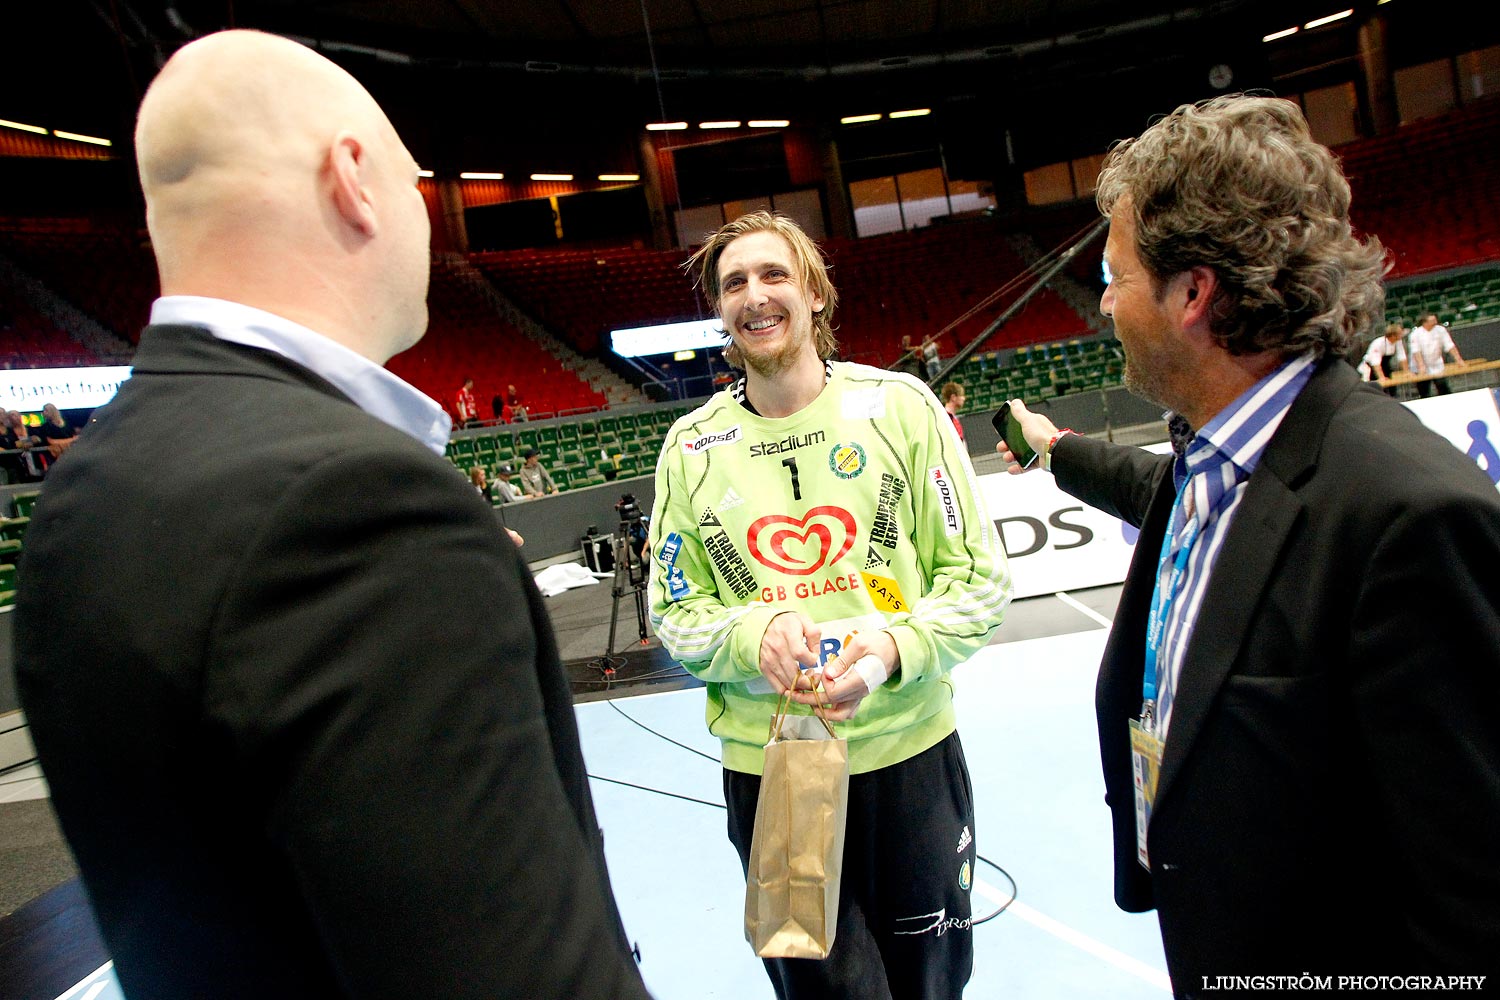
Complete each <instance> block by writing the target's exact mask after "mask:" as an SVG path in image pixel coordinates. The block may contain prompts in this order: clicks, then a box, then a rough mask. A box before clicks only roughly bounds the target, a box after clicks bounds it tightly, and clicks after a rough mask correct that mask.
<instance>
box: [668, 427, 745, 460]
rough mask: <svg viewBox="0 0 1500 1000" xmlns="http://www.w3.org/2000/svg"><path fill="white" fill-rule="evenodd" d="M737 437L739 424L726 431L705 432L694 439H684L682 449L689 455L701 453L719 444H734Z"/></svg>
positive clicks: (738, 435) (738, 436)
mask: <svg viewBox="0 0 1500 1000" xmlns="http://www.w3.org/2000/svg"><path fill="white" fill-rule="evenodd" d="M739 439H740V425H739V424H735V425H734V426H733V427H731V428H729V430H727V431H718V432H716V433H713V434H705V435H703V436H702V437H700V438H698V439H697V440H694V441H684V442H682V450H683V451H685V452H687V453H688V454H689V455H701V454H702V453H703V452H705V451H707V450H708V449H710V448H717V447H718V446H719V445H721V444H734V443H735V442H736V441H738V440H739Z"/></svg>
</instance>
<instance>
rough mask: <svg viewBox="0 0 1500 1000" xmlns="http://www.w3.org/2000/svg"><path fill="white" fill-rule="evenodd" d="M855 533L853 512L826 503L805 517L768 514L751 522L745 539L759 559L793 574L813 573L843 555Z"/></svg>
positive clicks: (773, 567)
mask: <svg viewBox="0 0 1500 1000" xmlns="http://www.w3.org/2000/svg"><path fill="white" fill-rule="evenodd" d="M854 535H855V525H854V515H853V514H851V513H849V512H848V511H847V510H845V509H844V508H842V507H829V506H824V507H814V508H813V509H812V510H810V511H808V512H807V514H806V515H804V516H803V517H801V518H795V517H792V516H791V515H789V514H767V515H766V516H765V517H763V518H761V519H760V520H758V521H756V522H755V523H754V524H752V525H750V530H749V532H748V533H747V535H746V538H745V541H746V543H747V544H748V546H749V548H750V554H751V555H752V556H754V557H755V559H756V561H757V562H759V563H761V564H763V565H765V566H769V567H771V568H772V569H774V570H776V571H777V572H778V573H786V574H788V575H789V576H809V575H811V574H813V573H816V572H817V571H818V570H820V569H822V568H823V567H824V566H827V565H828V564H830V563H836V562H838V561H839V560H840V559H842V558H843V557H844V555H845V553H847V552H848V551H849V549H850V548H851V547H852V546H853V545H854Z"/></svg>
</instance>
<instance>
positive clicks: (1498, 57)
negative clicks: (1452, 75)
mask: <svg viewBox="0 0 1500 1000" xmlns="http://www.w3.org/2000/svg"><path fill="white" fill-rule="evenodd" d="M1458 75H1459V79H1460V80H1461V81H1462V87H1463V99H1464V100H1465V101H1474V100H1478V99H1479V98H1481V97H1488V96H1489V95H1490V94H1500V45H1491V46H1490V47H1489V48H1487V49H1480V50H1479V51H1478V52H1465V53H1464V54H1463V55H1461V56H1459V57H1458Z"/></svg>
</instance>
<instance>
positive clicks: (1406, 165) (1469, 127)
mask: <svg viewBox="0 0 1500 1000" xmlns="http://www.w3.org/2000/svg"><path fill="white" fill-rule="evenodd" d="M1497 144H1500V98H1486V99H1483V100H1479V101H1474V102H1471V103H1469V104H1467V105H1465V106H1463V107H1462V108H1459V109H1457V110H1454V111H1452V112H1449V113H1447V114H1444V115H1440V116H1436V117H1433V118H1429V119H1424V120H1421V121H1417V122H1412V123H1409V124H1407V125H1404V126H1402V127H1401V128H1400V129H1398V130H1397V131H1396V132H1394V133H1392V134H1390V135H1386V136H1379V137H1375V138H1370V139H1362V140H1358V141H1356V142H1353V143H1349V144H1347V145H1345V146H1342V147H1340V148H1338V149H1337V150H1336V151H1335V152H1336V153H1337V154H1338V155H1339V157H1340V158H1341V160H1342V161H1343V163H1344V167H1345V170H1346V172H1347V173H1348V175H1349V177H1350V182H1351V185H1352V187H1353V189H1354V213H1353V215H1354V220H1355V223H1356V225H1357V226H1358V227H1359V228H1360V229H1361V230H1362V231H1364V232H1370V233H1374V234H1376V235H1378V236H1379V237H1380V239H1381V240H1382V242H1384V243H1385V244H1386V245H1387V246H1388V247H1390V248H1391V251H1392V256H1393V261H1394V268H1393V270H1392V272H1391V275H1390V279H1391V285H1390V298H1389V307H1388V315H1389V316H1390V318H1391V319H1392V320H1393V321H1400V322H1402V323H1403V324H1405V325H1410V324H1411V322H1412V321H1413V320H1414V318H1415V316H1416V314H1417V313H1418V312H1419V311H1421V310H1424V309H1427V308H1433V309H1435V310H1436V311H1437V312H1438V313H1439V315H1440V318H1441V319H1442V321H1443V322H1444V323H1445V324H1447V325H1449V326H1463V325H1467V324H1469V323H1473V322H1479V321H1483V320H1488V319H1492V318H1497V317H1500V282H1497V281H1495V280H1492V279H1495V278H1496V277H1497V276H1500V269H1497V268H1486V267H1485V266H1484V265H1486V264H1491V263H1494V262H1496V261H1500V161H1497V160H1496V159H1495V157H1494V156H1493V155H1492V152H1493V150H1494V149H1495V148H1496V146H1497ZM1092 213H1093V209H1092V206H1091V205H1090V204H1089V203H1088V201H1087V200H1086V199H1085V200H1080V201H1078V202H1076V203H1071V204H1069V205H1065V206H1054V207H1050V208H1046V209H1039V210H1036V211H1035V212H1033V213H1031V214H1030V215H1028V216H1027V218H1026V220H1025V223H1024V224H1025V227H1026V231H1027V232H1028V233H1029V234H1030V235H1031V237H1032V239H1033V241H1034V242H1035V243H1036V245H1037V246H1038V247H1040V248H1041V249H1043V250H1052V249H1054V248H1056V247H1058V246H1059V245H1061V244H1062V243H1063V242H1064V241H1065V240H1066V239H1067V238H1068V237H1069V236H1070V235H1072V234H1075V233H1077V231H1078V230H1079V229H1080V228H1081V227H1083V226H1085V225H1086V224H1087V223H1088V221H1089V220H1090V219H1091V218H1092ZM1020 224H1021V223H1019V222H1017V221H1014V220H1011V221H1006V222H1002V221H1000V220H997V219H977V220H971V221H966V222H961V223H952V224H945V225H934V226H930V227H927V228H925V229H920V230H916V231H912V232H903V233H891V234H886V235H883V236H876V237H870V238H867V239H862V240H839V239H829V240H826V241H824V248H825V250H826V252H827V253H828V256H829V259H830V261H831V263H832V265H833V278H834V282H835V284H836V285H837V287H838V288H839V290H840V293H841V296H842V300H841V303H840V308H839V315H838V319H837V323H838V327H839V337H840V341H841V349H842V351H843V353H844V355H845V356H846V357H850V358H853V359H854V360H859V361H865V362H867V363H871V364H876V365H882V366H883V365H889V364H890V363H892V362H893V361H894V360H895V359H896V356H897V353H898V351H899V343H900V339H901V337H902V336H903V335H908V334H909V335H911V336H912V338H913V340H920V339H921V338H922V337H924V336H926V335H929V334H932V333H935V332H937V331H939V330H942V329H944V328H945V327H947V326H948V325H950V324H953V323H954V322H955V321H956V320H958V319H959V317H960V316H963V315H964V314H965V312H967V311H968V310H970V309H972V308H973V307H975V306H976V305H977V304H978V303H980V302H981V301H983V300H984V299H985V298H986V297H987V296H988V295H990V293H992V292H994V291H995V290H997V289H998V288H1000V287H1001V286H1002V285H1004V284H1005V283H1006V282H1007V281H1009V280H1010V279H1012V278H1015V277H1017V276H1019V275H1020V274H1021V273H1022V272H1023V270H1024V266H1025V265H1024V262H1023V261H1022V260H1021V259H1020V258H1019V257H1018V256H1017V255H1016V253H1015V252H1014V250H1013V249H1012V248H1011V246H1010V245H1009V243H1008V242H1007V240H1006V230H1005V227H1006V226H1012V227H1014V226H1018V225H1020ZM1096 250H1097V248H1095V247H1091V248H1089V250H1088V251H1086V252H1085V253H1083V254H1081V255H1080V256H1079V258H1078V259H1077V260H1075V261H1074V262H1073V263H1072V264H1070V265H1069V269H1068V273H1069V274H1071V275H1073V276H1074V277H1076V278H1079V279H1080V280H1083V281H1097V268H1098V253H1097V252H1096ZM0 253H3V254H5V255H6V256H8V257H10V258H12V259H13V260H15V261H16V262H17V263H18V264H20V265H21V266H22V267H23V268H25V269H26V270H28V271H30V272H31V273H33V274H35V275H36V276H37V277H38V278H40V279H41V280H42V281H43V282H45V283H46V284H47V285H48V286H49V287H51V288H52V289H53V290H54V291H56V292H57V293H58V294H59V295H60V296H62V297H63V298H64V299H67V300H68V301H70V302H72V303H73V304H74V305H76V306H78V307H79V308H81V309H83V310H84V311H85V312H86V313H88V314H89V315H91V316H93V317H94V318H96V319H98V320H99V321H100V322H101V323H102V324H104V325H105V326H106V327H108V328H109V329H111V330H113V331H114V332H115V333H116V334H118V335H119V336H120V337H122V338H123V339H125V340H127V341H129V342H132V343H133V342H135V341H136V340H137V338H138V337H139V330H140V327H141V326H142V325H143V324H144V322H145V319H146V315H147V312H148V309H149V305H150V302H151V299H152V298H153V297H154V295H155V294H156V289H157V284H156V273H155V267H154V263H153V261H152V257H151V253H150V249H149V247H148V246H147V245H146V242H145V239H144V232H143V230H141V229H140V228H139V227H136V226H131V225H122V224H121V223H119V222H118V221H111V220H98V221H93V220H89V219H46V218H43V219H8V220H0ZM685 258H686V253H685V252H683V251H681V250H669V251H655V250H642V249H630V248H621V249H575V250H545V251H543V250H516V251H505V252H499V253H486V254H475V255H471V256H470V257H469V258H468V259H469V263H470V264H472V265H473V268H472V269H465V268H462V267H459V268H458V269H457V270H455V269H454V267H453V266H450V265H449V264H447V263H445V262H443V261H442V260H441V259H440V260H439V261H437V262H436V263H435V266H434V273H433V281H432V292H431V296H430V313H431V317H432V321H431V327H430V330H429V333H428V335H427V336H426V337H425V338H424V339H423V341H422V342H421V343H420V344H419V345H418V346H417V347H416V348H414V349H413V350H412V351H409V352H407V353H406V354H403V355H400V356H398V357H397V358H395V359H393V360H392V362H391V368H392V370H393V371H396V372H397V373H398V374H400V375H401V376H402V377H404V378H406V379H407V380H408V381H410V382H412V383H413V384H415V385H417V386H418V387H419V388H421V389H422V390H423V391H425V392H427V393H428V394H430V395H432V396H434V397H435V398H437V399H439V400H441V401H443V402H444V403H445V405H449V406H451V404H452V399H453V395H454V393H455V392H456V390H457V389H458V386H459V384H460V383H461V381H462V379H463V378H464V377H466V376H471V377H473V378H474V379H475V382H476V385H475V396H476V398H477V399H478V400H479V403H480V407H481V414H482V415H483V416H485V417H488V416H490V407H489V400H490V399H491V397H492V396H494V395H495V394H497V393H498V392H501V391H503V390H504V388H505V387H506V386H508V385H511V384H514V385H516V386H517V388H518V389H519V390H520V392H521V395H522V397H523V399H524V401H525V402H526V403H527V405H528V408H529V410H530V412H531V414H532V415H533V416H534V417H535V416H538V415H541V414H547V413H566V412H570V411H571V412H580V411H586V410H592V409H598V408H601V407H603V406H604V405H605V400H604V397H603V396H601V395H600V394H599V393H597V392H595V391H594V390H592V389H591V388H590V387H588V386H587V385H586V384H585V383H584V382H583V381H582V380H580V379H579V378H578V377H577V376H576V375H575V374H573V373H572V372H571V371H568V370H566V369H564V368H563V367H562V363H561V362H560V361H559V360H558V359H557V358H555V357H553V356H552V355H551V354H549V353H547V352H546V351H545V350H544V349H542V348H541V347H540V346H539V345H537V344H536V343H535V342H533V341H531V340H529V339H527V338H526V337H524V336H523V335H521V334H520V333H519V332H518V331H516V330H514V329H512V328H511V327H509V326H508V325H507V324H506V323H505V322H504V321H502V320H501V319H500V318H499V315H498V313H497V311H496V309H495V308H494V306H493V305H492V304H491V303H490V302H489V300H488V299H487V298H486V296H485V295H484V294H483V291H482V289H479V288H476V287H475V286H473V285H472V284H471V283H470V279H471V278H472V276H473V272H474V271H475V270H477V272H478V273H480V274H482V275H483V276H484V277H485V278H487V279H488V280H489V281H490V282H491V283H493V284H494V285H495V286H496V287H498V288H499V289H501V290H502V291H503V292H504V293H505V294H506V295H508V296H509V297H510V298H511V299H513V300H514V301H515V302H516V303H517V305H519V306H520V307H521V308H522V309H523V310H525V311H526V312H528V313H530V314H531V315H532V316H533V317H535V318H536V319H537V320H539V321H540V322H542V323H543V324H544V325H545V326H546V327H547V328H548V329H549V330H550V331H552V332H553V333H554V334H556V335H558V336H559V337H561V338H563V339H564V340H565V341H566V342H568V343H569V344H570V345H571V346H573V347H574V348H576V349H577V350H578V351H579V352H580V353H582V354H584V355H588V356H592V355H598V354H600V353H602V352H603V351H604V350H606V349H607V343H606V338H607V334H608V331H609V330H610V329H612V328H617V327H622V326H636V325H645V324H650V323H661V322H671V321H675V320H686V319H694V318H699V317H702V316H704V315H706V314H707V308H706V307H705V305H704V304H703V303H702V302H701V301H699V299H698V297H697V295H696V293H695V292H694V291H693V290H692V283H691V279H690V277H689V276H688V275H686V274H685V273H684V272H683V270H682V264H683V261H684V260H685ZM464 270H468V271H469V273H468V274H464V273H459V272H462V271H464ZM1017 284H1018V285H1019V286H1021V287H1018V288H1017V289H1014V290H1012V291H1011V292H1010V293H1009V294H1008V295H1007V296H1005V297H1003V298H1000V299H999V300H998V301H996V302H994V303H992V304H990V305H989V306H988V307H986V308H985V309H983V310H981V311H979V312H977V313H976V314H975V315H974V316H972V317H970V318H968V319H966V320H964V321H963V322H961V323H958V324H957V326H956V328H955V329H954V331H953V332H952V333H951V334H949V335H947V336H945V337H943V338H942V340H940V342H939V349H940V351H941V353H942V355H943V356H945V357H951V356H952V355H953V354H954V353H955V352H956V351H958V350H959V349H960V347H962V346H964V345H966V344H968V343H969V341H970V340H972V339H973V338H974V337H975V336H977V335H978V334H979V333H980V332H981V331H982V330H983V329H984V328H985V326H986V325H987V324H988V323H989V322H990V321H991V320H993V319H994V318H995V317H996V316H997V315H998V314H999V313H1000V312H1001V311H1002V309H1003V308H1004V307H1005V306H1006V305H1007V304H1008V303H1009V302H1011V301H1013V300H1014V297H1015V296H1016V295H1017V294H1019V292H1020V291H1021V290H1022V288H1024V286H1025V284H1026V283H1025V282H1024V281H1022V282H1018V283H1017ZM14 298H15V297H14V296H7V297H4V299H3V301H0V316H8V317H9V323H10V326H11V329H10V330H8V331H6V334H7V335H6V337H5V338H4V344H3V346H0V350H3V351H4V356H0V364H11V365H13V366H14V365H22V364H25V365H36V364H44V365H54V364H61V363H77V362H78V360H88V358H87V357H86V356H87V351H86V350H85V349H84V348H82V347H81V346H78V345H76V344H75V343H74V342H73V341H72V340H71V339H70V338H66V337H65V335H63V334H61V333H60V332H58V331H56V330H55V329H54V328H52V327H50V326H49V325H48V323H47V321H46V320H44V319H42V318H41V317H40V316H37V315H36V314H35V313H34V312H33V311H31V310H29V308H27V307H25V306H24V305H22V304H20V303H17V302H15V301H14ZM1090 336H1091V331H1090V329H1089V326H1088V322H1087V319H1086V318H1085V317H1084V316H1082V315H1080V314H1079V313H1078V312H1077V311H1076V310H1075V309H1073V308H1072V307H1070V306H1069V305H1067V304H1066V303H1065V302H1063V300H1062V299H1061V298H1059V297H1058V296H1057V295H1055V294H1054V293H1053V292H1051V291H1050V290H1044V291H1042V292H1041V293H1039V294H1038V295H1037V296H1035V297H1034V298H1033V299H1032V300H1031V302H1030V303H1029V304H1028V306H1027V307H1026V309H1025V310H1024V311H1023V312H1021V313H1020V314H1019V315H1017V316H1016V317H1014V318H1013V319H1012V320H1011V321H1010V322H1009V323H1008V324H1007V325H1006V326H1005V327H1004V328H1002V329H1001V330H999V331H998V332H997V333H996V334H994V335H993V336H992V337H991V338H990V339H989V342H987V343H985V344H983V345H981V347H980V349H979V350H980V353H979V354H976V355H975V357H976V358H981V359H982V358H984V357H986V356H990V355H993V356H994V357H995V358H996V359H997V363H996V364H993V365H988V366H984V367H983V368H982V369H981V367H979V362H976V361H974V359H971V365H974V366H975V367H973V368H972V369H965V371H964V373H963V374H964V376H965V378H968V376H969V375H970V374H977V375H981V376H984V377H985V382H986V385H987V386H988V385H989V384H990V383H991V382H992V381H993V380H992V379H990V378H989V377H988V376H989V374H990V373H991V372H993V371H998V370H1002V368H1003V369H1004V370H1007V371H1009V370H1010V369H1011V368H1012V367H1015V368H1016V369H1017V370H1019V369H1020V367H1022V366H1011V365H1005V366H1002V365H1000V364H999V363H998V361H999V360H1001V359H1008V358H1011V357H1012V356H1013V355H1011V354H1009V353H1007V352H1008V351H1010V350H1011V349H1012V348H1015V347H1019V346H1021V345H1024V344H1038V345H1048V346H1047V348H1046V349H1047V350H1048V351H1049V352H1050V345H1054V344H1063V345H1067V344H1068V343H1069V342H1071V341H1073V340H1079V341H1081V342H1082V343H1085V344H1086V343H1088V342H1089V338H1090ZM60 338H61V339H60ZM1061 356H1062V357H1063V358H1064V360H1068V361H1071V360H1072V359H1070V358H1068V355H1067V353H1066V350H1064V351H1063V352H1062V354H1061ZM1048 360H1049V362H1050V360H1051V359H1050V357H1048ZM1102 363H1104V364H1105V365H1106V370H1105V371H1104V372H1102V373H1095V372H1083V373H1082V374H1081V376H1080V373H1079V372H1076V371H1074V370H1073V368H1072V367H1068V370H1067V371H1066V372H1065V373H1064V374H1066V375H1067V376H1068V377H1066V378H1054V377H1053V370H1052V368H1048V369H1047V371H1046V372H1045V373H1044V372H1041V371H1037V372H1036V373H1035V374H1036V377H1037V379H1038V381H1041V382H1045V383H1046V384H1048V385H1066V386H1073V385H1079V384H1088V383H1089V380H1090V379H1092V378H1093V376H1094V375H1095V374H1102V376H1103V377H1106V378H1107V377H1108V375H1109V373H1108V371H1107V364H1108V362H1107V361H1105V362H1102ZM1028 371H1029V369H1028ZM1044 376H1045V377H1044ZM1030 377H1031V376H1030V374H1028V375H1027V377H1026V378H1023V379H1022V384H1023V385H1024V383H1025V382H1026V381H1027V380H1028V379H1029V378H1030ZM970 398H971V399H973V398H975V394H973V393H971V395H970Z"/></svg>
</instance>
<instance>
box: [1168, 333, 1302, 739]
mask: <svg viewBox="0 0 1500 1000" xmlns="http://www.w3.org/2000/svg"><path fill="white" fill-rule="evenodd" d="M1316 362H1317V359H1316V358H1315V357H1314V356H1313V355H1310V354H1309V355H1303V356H1302V357H1299V358H1295V359H1293V360H1291V361H1288V362H1286V363H1285V364H1283V365H1281V366H1280V367H1279V368H1277V369H1276V370H1275V371H1273V372H1271V374H1269V375H1267V376H1266V377H1265V378H1263V379H1261V380H1260V381H1259V382H1257V383H1255V385H1253V386H1251V387H1250V388H1249V389H1247V390H1246V391H1245V392H1244V393H1243V394H1242V395H1241V396H1240V397H1239V398H1238V399H1236V400H1235V401H1234V402H1233V403H1231V404H1229V406H1227V407H1225V408H1224V410H1223V411H1221V412H1220V413H1219V414H1218V415H1217V416H1215V417H1214V418H1213V419H1212V420H1210V421H1209V422H1208V424H1207V425H1205V426H1204V427H1203V428H1201V429H1200V430H1199V431H1198V433H1197V434H1196V435H1194V437H1193V439H1192V441H1191V442H1190V443H1189V444H1188V446H1187V448H1186V450H1185V451H1184V453H1183V454H1182V455H1180V456H1178V458H1177V464H1176V466H1175V467H1174V468H1173V471H1172V474H1173V478H1174V479H1175V480H1176V483H1177V490H1178V495H1177V504H1176V505H1175V506H1174V507H1173V509H1172V519H1171V522H1170V525H1169V527H1168V535H1167V537H1168V541H1167V543H1166V544H1165V545H1164V546H1163V552H1162V561H1161V565H1160V566H1158V568H1157V576H1156V587H1157V594H1156V597H1157V599H1156V600H1154V601H1153V602H1152V604H1153V607H1156V606H1159V605H1161V604H1167V605H1168V607H1167V611H1166V621H1165V632H1164V633H1163V635H1162V638H1161V645H1160V651H1159V653H1158V659H1157V672H1158V675H1159V676H1158V679H1157V685H1156V687H1157V694H1156V713H1155V730H1156V735H1157V737H1158V738H1160V739H1162V740H1165V739H1166V738H1167V730H1168V728H1169V727H1170V726H1171V724H1172V703H1173V700H1174V699H1173V694H1174V693H1175V692H1176V690H1177V680H1178V676H1179V675H1180V673H1181V671H1182V661H1183V658H1184V654H1185V653H1186V652H1187V648H1188V645H1189V643H1191V641H1192V638H1193V629H1194V627H1195V626H1196V624H1197V621H1198V613H1199V611H1200V609H1201V607H1202V604H1203V595H1204V594H1205V593H1207V591H1208V581H1209V578H1210V576H1211V575H1212V573H1213V569H1214V562H1215V561H1216V560H1217V559H1218V555H1219V550H1220V549H1221V548H1222V547H1223V545H1224V539H1225V538H1227V537H1228V536H1229V530H1230V526H1231V525H1232V524H1233V522H1234V515H1235V512H1236V510H1237V509H1238V507H1239V504H1240V500H1241V499H1242V498H1243V497H1244V494H1245V485H1246V483H1248V482H1249V480H1250V475H1251V473H1253V472H1254V471H1255V467H1256V465H1257V464H1259V462H1260V457H1261V455H1262V454H1263V453H1264V452H1265V450H1266V444H1267V443H1268V442H1269V441H1270V440H1271V435H1273V434H1275V433H1276V428H1277V427H1279V426H1280V425H1281V421H1282V418H1284V417H1285V416H1286V413H1287V410H1289V409H1291V406H1292V402H1293V401H1294V400H1295V399H1296V398H1297V395H1298V393H1300V392H1301V391H1302V389H1303V387H1304V386H1306V385H1307V382H1308V379H1310V378H1311V377H1312V374H1313V368H1314V366H1315V364H1316ZM1184 487H1185V488H1184ZM1184 546H1187V547H1188V549H1189V551H1188V554H1187V557H1186V558H1187V562H1186V566H1185V569H1184V571H1183V572H1182V574H1181V576H1180V577H1179V578H1178V580H1177V588H1176V591H1177V592H1176V593H1175V594H1166V593H1163V589H1164V588H1167V587H1169V586H1170V583H1171V580H1172V577H1173V575H1174V574H1173V572H1172V569H1173V565H1174V563H1175V562H1176V561H1177V560H1178V559H1179V557H1180V556H1181V553H1182V550H1183V548H1184Z"/></svg>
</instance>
